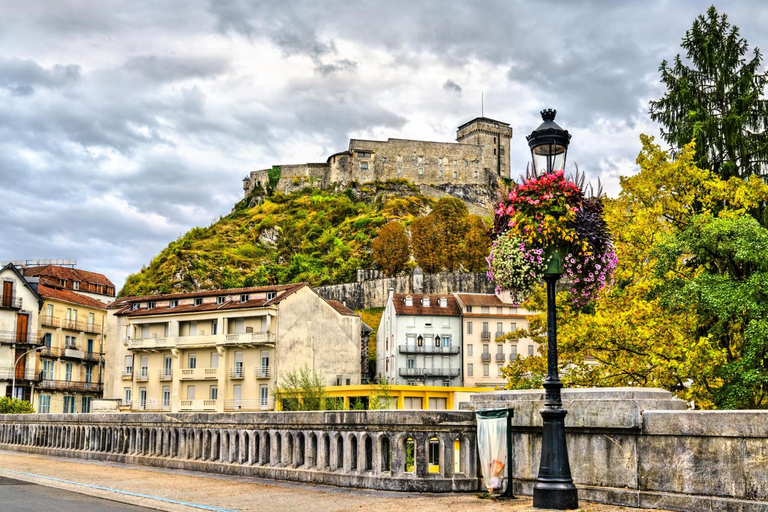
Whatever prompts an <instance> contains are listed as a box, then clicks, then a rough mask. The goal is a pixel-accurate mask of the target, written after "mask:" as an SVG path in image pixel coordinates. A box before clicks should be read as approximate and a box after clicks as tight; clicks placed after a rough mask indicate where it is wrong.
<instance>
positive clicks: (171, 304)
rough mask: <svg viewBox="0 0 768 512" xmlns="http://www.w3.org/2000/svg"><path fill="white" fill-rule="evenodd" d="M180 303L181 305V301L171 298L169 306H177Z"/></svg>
mask: <svg viewBox="0 0 768 512" xmlns="http://www.w3.org/2000/svg"><path fill="white" fill-rule="evenodd" d="M178 305H179V301H178V300H177V299H171V300H170V301H168V307H169V308H175V307H176V306H178Z"/></svg>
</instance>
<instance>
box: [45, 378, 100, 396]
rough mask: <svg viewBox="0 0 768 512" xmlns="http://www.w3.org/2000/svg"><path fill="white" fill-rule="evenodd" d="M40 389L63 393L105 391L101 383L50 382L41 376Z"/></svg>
mask: <svg viewBox="0 0 768 512" xmlns="http://www.w3.org/2000/svg"><path fill="white" fill-rule="evenodd" d="M37 387H38V388H39V389H60V390H63V391H88V392H93V393H98V392H101V391H103V389H104V386H103V384H101V383H99V382H81V381H77V380H49V379H45V378H43V375H42V374H41V375H40V382H39V383H38V384H37Z"/></svg>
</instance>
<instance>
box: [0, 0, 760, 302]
mask: <svg viewBox="0 0 768 512" xmlns="http://www.w3.org/2000/svg"><path fill="white" fill-rule="evenodd" d="M707 6H708V3H707V2H694V1H688V2H682V1H675V2H672V1H667V2H665V1H654V2H651V1H643V2H640V1H637V2H613V1H608V0H605V1H591V2H587V1H584V2H565V1H562V2H541V1H529V2H514V1H497V2H493V1H477V2H468V1H466V0H464V1H461V2H458V1H456V2H454V1H450V0H440V1H422V0H417V1H413V0H410V1H403V2H400V1H393V0H387V1H379V2H354V1H351V0H347V1H342V2H330V1H328V2H323V1H320V0H313V1H298V0H295V1H289V2H277V1H273V0H269V1H263V2H259V1H248V0H210V1H203V0H168V1H162V0H149V1H144V0H133V1H131V2H124V1H116V0H99V1H84V0H83V1H81V0H57V1H56V2H43V1H36V0H25V1H22V2H18V1H11V0H0V180H1V182H2V187H1V188H0V190H2V193H3V198H2V204H0V260H8V259H32V258H73V259H77V261H78V266H79V267H80V268H85V269H89V270H95V271H99V272H103V273H105V274H107V275H108V276H109V277H110V278H111V279H112V280H113V281H114V282H115V284H116V285H117V286H118V287H120V286H121V285H122V283H123V281H124V279H125V277H126V276H127V275H128V274H130V273H132V272H135V271H137V270H139V269H140V268H141V266H142V265H144V264H146V263H148V262H149V261H150V259H151V258H152V257H153V256H154V255H156V254H157V253H158V252H159V251H160V250H161V249H162V248H163V247H165V246H166V245H167V244H168V242H170V241H171V240H173V239H175V238H177V237H178V236H180V235H182V234H183V233H184V232H186V231H187V230H188V229H189V228H191V227H193V226H204V225H208V224H210V223H211V222H213V221H215V220H216V219H218V217H219V216H221V215H224V214H226V213H228V212H229V211H230V210H231V208H232V206H233V204H234V203H235V202H236V201H237V200H238V199H240V197H241V195H242V188H241V187H242V185H241V180H242V178H243V177H244V176H245V175H246V174H247V172H248V171H250V170H252V169H260V168H264V167H268V166H271V165H272V164H278V163H301V162H308V161H311V162H315V161H324V160H325V158H326V157H327V155H329V154H330V153H333V152H336V151H339V150H343V149H346V146H347V141H348V139H349V138H350V137H365V138H384V139H385V138H387V137H401V138H414V139H422V140H438V141H452V140H454V138H455V130H456V127H457V126H458V125H460V124H462V123H463V122H465V121H468V120H470V119H472V118H474V117H476V116H478V115H480V97H481V92H482V93H483V94H484V97H485V115H486V116H487V117H492V118H495V119H499V120H502V121H506V122H509V123H511V124H512V126H513V129H514V130H515V132H514V137H513V148H512V168H513V174H515V175H517V174H518V173H519V172H521V171H523V170H524V169H525V165H526V162H527V161H528V154H527V146H526V145H525V137H524V136H525V135H526V134H528V133H530V131H531V130H532V129H533V128H535V127H536V126H537V125H538V124H539V122H540V117H539V114H538V112H539V110H541V109H542V108H548V107H551V108H556V109H557V110H558V121H559V122H560V124H561V125H562V126H563V127H565V128H567V129H568V130H570V131H571V133H572V134H573V139H572V144H571V150H570V153H569V162H571V163H573V162H576V163H577V164H578V165H579V167H580V168H581V169H582V170H585V171H586V172H587V173H588V176H590V177H591V178H595V177H597V176H600V177H601V179H602V181H603V183H604V185H605V188H606V190H607V191H608V193H609V194H613V195H615V194H616V192H617V191H618V176H619V175H621V174H632V173H634V172H636V170H637V169H636V166H635V164H634V160H635V157H636V156H637V153H638V150H639V142H638V135H639V134H640V133H650V134H658V126H656V125H655V124H654V123H652V122H651V121H650V120H649V118H648V115H647V105H648V100H650V99H654V98H658V97H659V96H660V95H661V94H662V89H661V87H660V85H659V83H658V79H659V74H658V67H659V64H660V62H661V60H662V59H663V58H667V59H671V58H672V57H673V56H674V55H675V54H676V53H678V51H679V43H680V39H681V38H682V36H683V35H684V33H685V30H686V29H687V28H689V27H690V25H691V23H692V21H693V19H694V18H695V16H696V15H698V14H702V13H704V11H705V10H706V8H707ZM718 8H719V9H720V10H721V11H724V12H727V13H728V14H729V17H730V20H731V22H732V23H734V24H736V25H737V26H739V27H740V28H741V33H742V35H743V36H744V37H745V38H746V39H747V40H748V41H749V43H750V46H751V47H752V48H754V47H755V46H757V47H759V48H761V49H762V50H764V51H765V50H767V49H768V35H766V31H765V30H764V29H765V27H766V26H768V7H766V5H765V4H764V3H763V2H760V1H754V2H738V3H737V2H720V3H719V4H718Z"/></svg>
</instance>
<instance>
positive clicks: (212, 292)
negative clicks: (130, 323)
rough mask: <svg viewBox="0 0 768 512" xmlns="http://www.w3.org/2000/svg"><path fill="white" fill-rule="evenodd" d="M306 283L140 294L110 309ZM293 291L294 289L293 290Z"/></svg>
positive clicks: (118, 302)
mask: <svg viewBox="0 0 768 512" xmlns="http://www.w3.org/2000/svg"><path fill="white" fill-rule="evenodd" d="M304 285H306V283H293V284H276V285H272V286H256V287H251V288H220V289H216V290H198V291H195V292H179V293H166V294H158V295H138V296H134V297H120V298H118V299H117V300H116V301H114V302H113V303H112V304H110V305H109V307H110V309H116V308H121V307H123V306H124V305H125V304H126V303H130V302H146V301H148V300H155V301H157V300H170V299H191V298H194V297H215V296H217V295H242V294H245V293H258V292H269V291H275V292H278V291H281V290H290V289H291V288H296V289H298V288H301V287H302V286H304ZM291 293H293V290H291Z"/></svg>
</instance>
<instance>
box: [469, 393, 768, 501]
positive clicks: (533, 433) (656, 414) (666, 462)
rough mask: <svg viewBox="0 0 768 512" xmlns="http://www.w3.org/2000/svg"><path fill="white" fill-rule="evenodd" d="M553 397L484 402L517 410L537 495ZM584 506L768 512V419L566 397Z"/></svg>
mask: <svg viewBox="0 0 768 512" xmlns="http://www.w3.org/2000/svg"><path fill="white" fill-rule="evenodd" d="M543 405H544V392H543V391H541V390H531V391H500V392H493V393H484V394H482V395H480V394H476V395H472V397H471V406H467V405H465V407H464V408H465V409H466V408H476V409H484V408H504V407H512V408H514V417H513V457H514V466H513V467H514V488H515V492H516V493H518V494H527V495H530V494H533V485H534V484H535V482H536V476H537V474H538V471H539V458H540V453H541V428H542V421H541V415H540V414H539V411H540V410H541V409H542V408H543ZM563 405H564V407H565V408H566V409H567V410H568V415H567V416H566V417H565V426H566V438H567V443H568V455H569V461H570V466H571V472H572V475H573V480H574V484H575V485H576V487H577V488H578V492H579V499H582V500H590V501H597V502H603V503H609V504H613V505H618V506H632V507H642V508H661V509H667V510H685V511H710V510H712V511H714V510H723V511H768V464H767V463H766V461H767V460H768V411H689V410H686V404H685V402H682V401H680V400H674V399H672V396H671V394H670V393H669V392H667V391H664V390H661V389H643V388H613V389H611V388H604V389H570V390H564V391H563Z"/></svg>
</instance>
